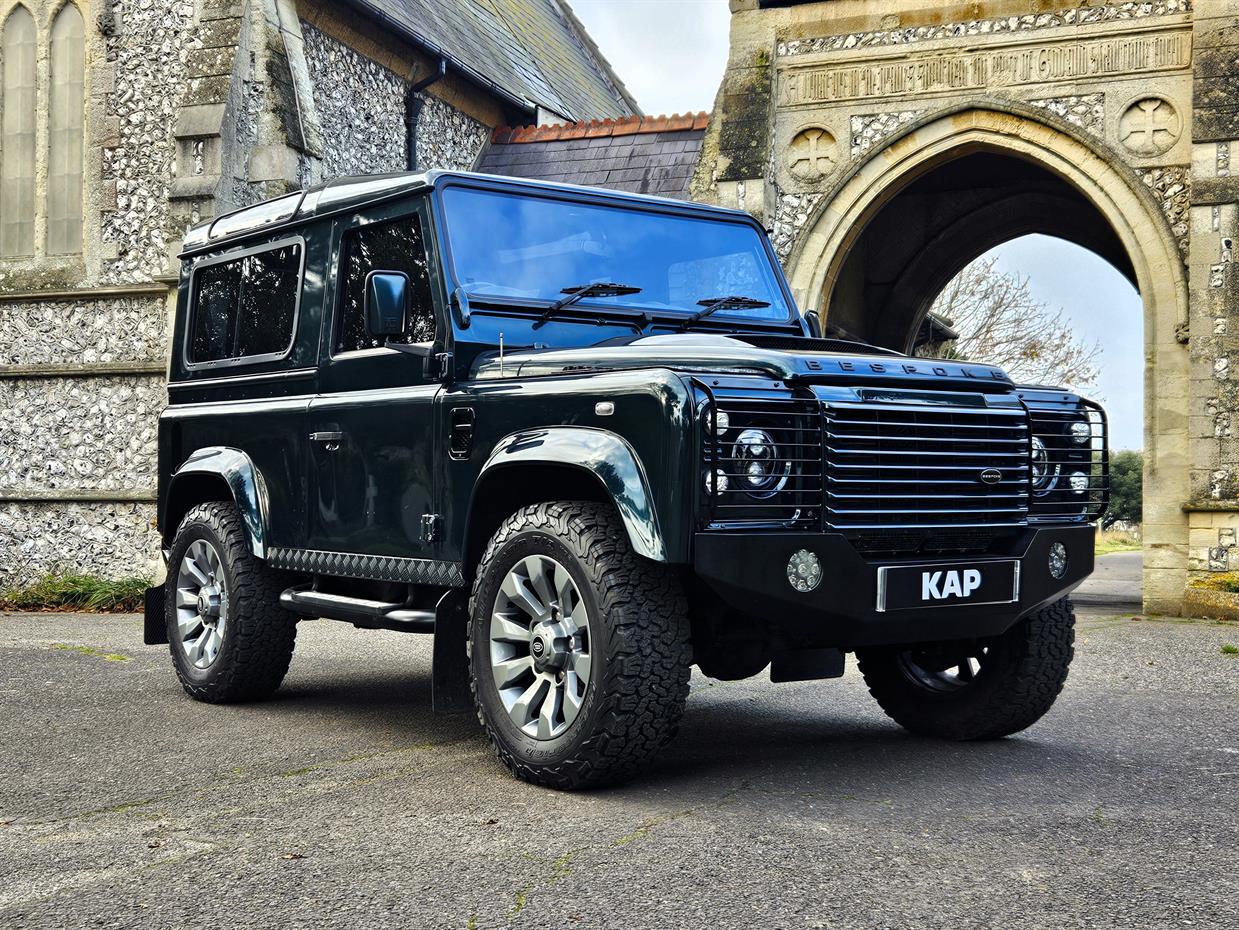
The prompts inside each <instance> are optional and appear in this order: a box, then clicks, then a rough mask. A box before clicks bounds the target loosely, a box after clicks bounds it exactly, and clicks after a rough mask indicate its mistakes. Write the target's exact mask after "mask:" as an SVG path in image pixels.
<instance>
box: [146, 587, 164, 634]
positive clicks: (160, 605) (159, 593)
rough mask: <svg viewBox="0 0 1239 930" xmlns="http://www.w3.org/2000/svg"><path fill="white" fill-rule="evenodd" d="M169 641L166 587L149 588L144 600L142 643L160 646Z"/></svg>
mask: <svg viewBox="0 0 1239 930" xmlns="http://www.w3.org/2000/svg"><path fill="white" fill-rule="evenodd" d="M167 641H168V624H167V621H166V620H165V618H164V586H163V585H160V586H159V587H157V588H147V589H146V595H145V596H144V597H143V598H142V642H144V643H145V644H146V645H148V646H160V645H163V644H164V643H166V642H167Z"/></svg>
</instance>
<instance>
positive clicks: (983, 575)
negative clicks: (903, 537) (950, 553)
mask: <svg viewBox="0 0 1239 930" xmlns="http://www.w3.org/2000/svg"><path fill="white" fill-rule="evenodd" d="M1019 598H1020V563H1019V562H1017V561H1015V560H1013V559H1012V560H1005V561H996V562H959V563H950V564H942V563H939V564H931V565H884V566H882V567H881V568H879V569H878V599H877V609H878V611H879V612H884V611H888V610H913V609H918V608H924V607H964V606H971V605H975V604H1012V603H1014V602H1016V601H1018V600H1019Z"/></svg>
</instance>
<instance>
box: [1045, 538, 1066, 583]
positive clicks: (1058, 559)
mask: <svg viewBox="0 0 1239 930" xmlns="http://www.w3.org/2000/svg"><path fill="white" fill-rule="evenodd" d="M1048 568H1049V569H1050V576H1051V577H1052V578H1056V579H1057V578H1062V577H1063V575H1065V574H1067V547H1066V546H1064V545H1063V544H1062V543H1060V542H1056V543H1054V544H1052V545H1051V546H1050V556H1049V565H1048Z"/></svg>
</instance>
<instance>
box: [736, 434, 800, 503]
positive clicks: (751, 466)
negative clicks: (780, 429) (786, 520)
mask: <svg viewBox="0 0 1239 930" xmlns="http://www.w3.org/2000/svg"><path fill="white" fill-rule="evenodd" d="M731 455H732V458H734V459H735V460H736V465H737V468H736V471H738V472H739V473H740V475H741V476H742V477H741V478H740V480H739V482H738V483H739V487H738V488H737V489H736V490H739V491H745V492H747V493H748V495H749V496H750V497H755V498H757V499H758V500H763V499H765V498H767V497H773V496H774V495H775V494H778V493H779V491H781V490H783V487H784V485H786V484H787V478H788V476H789V475H790V474H791V472H792V466H791V463H790V462H781V461H780V460H779V449H778V446H776V445H775V444H774V438H773V437H772V436H771V435H770V434H769V433H767V432H766V431H765V430H763V429H746V430H744V431H743V432H742V433H741V434H740V435H739V436H738V437H736V442H735V444H734V445H733V446H732V447H731Z"/></svg>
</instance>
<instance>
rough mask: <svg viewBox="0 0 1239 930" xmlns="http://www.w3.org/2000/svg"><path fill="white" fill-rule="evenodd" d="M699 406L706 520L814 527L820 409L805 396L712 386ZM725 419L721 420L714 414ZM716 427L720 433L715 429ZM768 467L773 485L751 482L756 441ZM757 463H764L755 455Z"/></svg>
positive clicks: (819, 484)
mask: <svg viewBox="0 0 1239 930" xmlns="http://www.w3.org/2000/svg"><path fill="white" fill-rule="evenodd" d="M706 395H707V400H706V403H705V404H704V405H703V406H702V407H701V413H700V417H699V419H700V424H699V426H700V432H699V435H700V436H701V437H702V438H701V443H702V450H701V451H702V455H701V460H702V462H703V464H704V466H705V468H704V474H703V476H702V478H703V481H702V484H703V489H702V493H703V494H704V496H705V503H706V511H705V512H706V523H707V525H709V526H714V527H722V526H728V525H733V524H742V525H746V526H752V525H767V526H780V527H815V526H818V525H820V521H821V508H822V426H821V423H822V418H821V406H820V404H819V403H818V401H817V399H816V398H814V397H813V396H811V395H809V394H807V393H806V394H803V395H798V394H796V393H794V392H792V391H790V390H787V389H785V388H784V389H772V388H766V387H761V388H758V387H747V386H746V387H744V388H740V387H730V388H729V387H727V386H726V385H724V386H723V387H715V388H713V389H707V390H706ZM721 415H725V421H720V416H721ZM720 422H726V424H727V428H726V429H720V428H719V426H720ZM759 436H760V437H764V438H761V439H760V440H759V441H760V442H761V443H762V444H763V447H766V448H768V451H769V460H770V461H771V462H773V463H775V464H774V466H773V468H772V470H771V474H772V478H773V480H764V481H759V482H757V483H756V484H754V482H753V479H754V476H753V475H752V474H750V472H749V468H750V467H751V466H752V465H753V464H754V461H755V458H754V457H753V456H751V455H748V454H746V453H750V452H752V451H754V446H753V443H752V440H753V439H755V438H758V437H759ZM756 461H758V462H759V463H764V459H762V458H760V457H758V458H757V459H756Z"/></svg>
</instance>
